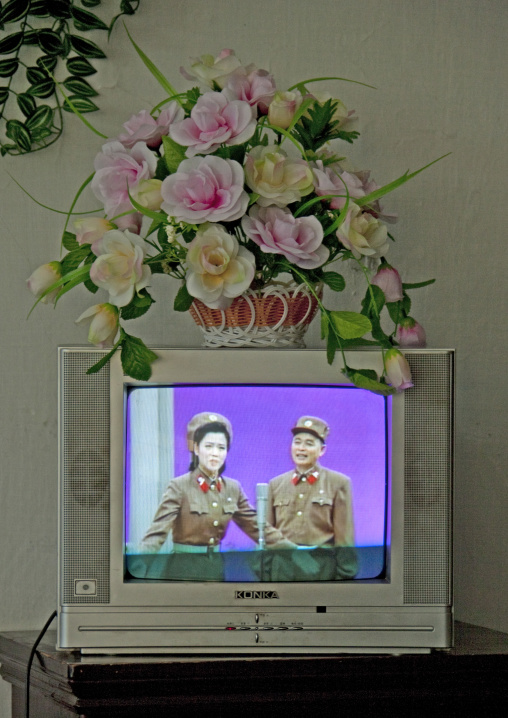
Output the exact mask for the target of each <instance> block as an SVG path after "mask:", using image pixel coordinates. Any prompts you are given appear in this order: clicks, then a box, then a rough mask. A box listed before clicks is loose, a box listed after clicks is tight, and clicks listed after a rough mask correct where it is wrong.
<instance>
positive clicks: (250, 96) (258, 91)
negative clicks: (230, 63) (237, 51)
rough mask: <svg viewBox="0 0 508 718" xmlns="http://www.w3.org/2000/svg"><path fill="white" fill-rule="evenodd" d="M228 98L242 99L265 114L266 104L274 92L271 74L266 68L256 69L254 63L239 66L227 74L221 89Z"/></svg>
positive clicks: (266, 110)
mask: <svg viewBox="0 0 508 718" xmlns="http://www.w3.org/2000/svg"><path fill="white" fill-rule="evenodd" d="M223 93H224V95H225V96H226V97H227V98H228V100H243V101H244V102H248V103H249V105H250V106H251V107H257V108H258V110H259V112H260V113H262V114H266V113H267V112H268V105H269V104H270V102H271V101H272V98H273V96H274V93H275V82H274V79H273V75H271V74H270V73H269V72H267V71H266V70H258V69H257V68H256V67H255V66H254V65H248V66H247V67H240V68H238V69H237V70H235V71H234V72H233V74H231V75H229V77H228V79H227V83H226V86H225V87H224V89H223Z"/></svg>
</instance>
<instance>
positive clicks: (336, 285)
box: [323, 272, 346, 292]
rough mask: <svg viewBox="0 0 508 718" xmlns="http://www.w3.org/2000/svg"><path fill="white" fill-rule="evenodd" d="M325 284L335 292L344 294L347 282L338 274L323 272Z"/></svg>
mask: <svg viewBox="0 0 508 718" xmlns="http://www.w3.org/2000/svg"><path fill="white" fill-rule="evenodd" d="M323 282H324V283H325V284H326V285H327V286H328V287H330V289H333V291H334V292H342V291H343V290H344V288H345V286H346V280H345V279H344V277H343V276H342V274H339V273H338V272H323Z"/></svg>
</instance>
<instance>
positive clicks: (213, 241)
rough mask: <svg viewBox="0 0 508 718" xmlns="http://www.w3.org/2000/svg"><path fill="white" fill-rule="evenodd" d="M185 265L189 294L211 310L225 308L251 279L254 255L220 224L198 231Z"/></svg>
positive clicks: (201, 228)
mask: <svg viewBox="0 0 508 718" xmlns="http://www.w3.org/2000/svg"><path fill="white" fill-rule="evenodd" d="M186 263H187V267H188V271H187V277H186V284H187V289H188V291H189V294H190V295H191V296H193V297H196V298H197V299H201V301H203V302H204V303H205V304H206V305H207V306H208V307H210V308H211V309H227V307H229V305H230V304H231V302H232V301H233V299H234V297H239V296H240V294H243V292H244V291H245V290H246V289H247V288H248V287H249V285H250V283H251V282H252V280H253V279H254V271H255V269H254V267H255V258H254V255H253V254H252V252H249V250H248V249H246V248H245V247H242V246H240V245H239V243H238V240H237V239H236V237H234V236H233V235H231V234H229V233H228V232H227V231H226V230H225V229H224V227H222V225H220V224H204V225H202V226H201V227H200V228H199V229H198V231H197V232H196V236H195V237H194V239H193V240H192V242H191V243H190V244H189V249H188V252H187V262H186Z"/></svg>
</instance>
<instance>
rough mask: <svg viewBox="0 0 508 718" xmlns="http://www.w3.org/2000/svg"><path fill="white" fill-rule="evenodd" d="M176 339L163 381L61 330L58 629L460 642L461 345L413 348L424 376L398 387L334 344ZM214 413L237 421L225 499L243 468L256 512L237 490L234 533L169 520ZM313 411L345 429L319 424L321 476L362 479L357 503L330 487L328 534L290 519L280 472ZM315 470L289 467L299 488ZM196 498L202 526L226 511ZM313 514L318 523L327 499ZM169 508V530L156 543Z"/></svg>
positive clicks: (220, 640) (227, 646) (314, 642)
mask: <svg viewBox="0 0 508 718" xmlns="http://www.w3.org/2000/svg"><path fill="white" fill-rule="evenodd" d="M157 353H158V356H159V358H158V359H157V361H156V362H155V363H154V364H153V372H152V377H151V379H150V381H148V382H139V381H134V380H132V379H130V378H129V377H125V376H124V375H123V373H122V370H121V365H120V362H119V361H118V360H117V359H115V358H114V359H113V361H112V362H111V364H110V365H107V366H106V367H105V368H104V369H102V370H101V371H100V372H99V373H97V374H93V375H87V374H86V370H87V368H88V367H90V366H91V365H92V364H93V363H95V362H97V361H98V360H99V359H100V358H101V357H102V356H104V354H105V352H104V351H103V350H99V349H94V348H76V347H74V348H73V347H61V348H60V349H59V572H58V576H59V578H58V648H61V649H66V650H69V649H72V650H81V651H82V652H83V653H105V654H108V653H119V654H121V653H170V654H183V653H189V654H196V653H199V654H214V653H222V654H224V653H227V654H276V653H342V652H367V653H368V652H376V653H379V652H387V653H389V652H396V653H401V652H429V651H430V650H432V649H446V648H448V647H450V646H451V645H452V641H453V636H452V632H453V621H452V585H451V575H452V547H451V536H452V476H453V437H454V433H453V404H454V401H453V397H454V388H453V384H454V382H453V377H454V352H453V350H430V349H413V350H407V351H405V352H404V353H405V356H406V358H407V360H408V362H409V364H410V366H411V370H412V375H413V380H414V387H413V388H411V389H408V390H406V391H404V392H400V393H396V394H394V395H391V396H388V397H384V396H381V395H378V394H374V393H372V392H369V391H366V390H363V389H359V388H356V387H354V386H352V385H351V384H350V383H349V382H348V380H347V379H346V378H345V377H344V376H343V375H342V374H341V372H340V369H339V368H338V367H337V366H336V365H332V366H330V365H329V364H328V363H327V361H326V353H325V352H324V351H321V350H289V349H281V350H278V349H270V350H258V349H230V348H228V349H161V350H158V351H157ZM347 362H348V365H349V366H352V367H356V368H376V369H378V370H380V369H381V365H382V357H381V354H380V352H378V351H370V350H358V351H353V352H349V353H348V355H347ZM206 412H210V414H211V415H214V416H215V414H217V415H218V416H219V417H222V418H224V417H226V419H227V421H228V422H230V427H231V430H232V437H231V444H230V445H229V448H228V447H226V449H227V459H226V467H225V469H223V471H222V475H223V483H222V485H223V486H225V487H226V488H225V489H224V492H225V493H224V494H223V496H222V499H223V500H224V501H226V494H227V493H228V491H229V490H230V489H231V488H232V487H233V485H234V486H237V487H238V486H240V487H241V492H242V499H241V501H243V505H244V507H245V506H247V509H246V511H247V514H248V515H249V517H250V518H249V519H248V520H249V521H250V524H249V525H248V528H247V529H246V528H245V524H242V521H238V522H235V518H236V517H237V514H236V513H235V511H236V509H237V508H238V506H237V503H238V504H239V501H240V499H238V495H237V494H235V495H234V496H233V503H234V504H235V506H234V509H231V508H230V505H229V506H225V504H224V501H223V502H222V504H221V506H222V507H223V508H222V509H221V508H219V511H221V512H228V511H229V512H230V513H229V514H228V516H227V517H224V516H218V518H219V521H217V522H216V525H217V524H219V523H220V524H221V526H222V528H223V529H224V531H223V535H222V536H221V537H220V540H219V539H218V540H217V541H216V542H215V541H214V538H213V534H207V538H206V545H204V544H205V540H203V541H201V540H200V539H199V538H198V535H197V533H196V534H194V533H193V532H197V531H198V529H197V528H193V527H194V524H192V527H191V528H189V526H187V529H186V530H187V536H186V537H185V538H184V539H182V531H181V526H180V529H178V530H177V528H176V524H175V523H168V522H167V521H166V519H165V518H164V520H163V521H162V523H160V522H159V524H157V526H158V528H159V529H160V527H161V526H166V529H165V530H164V531H162V532H160V531H159V532H158V529H157V527H156V529H155V530H153V526H152V524H153V522H154V517H155V516H156V514H157V515H158V516H159V517H160V516H163V517H165V516H170V515H171V516H173V517H174V516H175V515H180V514H181V512H183V510H184V509H183V508H182V506H183V503H182V502H183V501H184V500H187V496H188V495H190V493H192V492H194V494H195V493H196V491H197V489H196V484H195V483H191V484H178V482H176V483H172V482H173V481H175V479H176V477H182V476H183V477H188V476H190V474H188V472H189V461H190V459H191V458H192V457H193V456H194V454H195V453H196V449H197V447H198V445H197V444H193V441H192V437H193V436H194V435H193V434H192V432H191V434H190V437H191V438H190V441H189V427H188V425H189V422H190V420H191V418H192V417H194V416H196V415H200V414H202V413H206ZM306 417H307V420H309V419H308V417H310V421H311V422H312V421H314V419H315V418H317V419H319V420H320V421H321V424H320V426H321V427H323V426H326V427H327V431H329V433H328V435H327V436H326V438H325V441H324V443H323V435H321V436H319V441H318V442H317V443H318V448H319V446H321V444H323V446H324V444H326V449H324V448H323V451H325V453H323V455H322V456H321V457H318V464H317V465H318V470H319V473H318V474H317V479H318V481H321V482H322V483H321V484H319V483H318V486H323V481H324V479H323V478H320V477H324V474H323V473H322V471H329V472H336V473H338V474H339V475H340V477H342V478H341V481H343V482H345V483H344V486H346V489H341V491H342V493H341V496H342V499H343V503H342V504H341V505H340V506H339V504H338V503H334V502H335V499H334V500H333V502H331V503H330V502H329V501H328V494H327V492H326V491H325V492H324V493H323V491H322V490H321V494H319V492H318V493H317V494H316V491H315V489H314V487H312V491H314V494H315V496H316V497H317V498H315V499H313V501H314V503H313V504H312V506H313V507H314V508H313V509H312V510H313V511H314V510H315V511H317V512H318V513H319V512H320V511H322V510H324V511H327V512H328V513H327V514H326V515H327V516H328V517H330V516H331V517H332V518H333V521H334V522H335V523H337V524H338V525H339V529H337V531H336V532H335V533H333V532H332V536H331V538H330V537H329V536H327V537H326V539H324V538H323V539H322V540H323V541H325V544H324V545H320V542H319V539H318V538H314V535H313V537H312V538H310V539H308V540H304V542H303V543H302V542H300V541H299V540H298V539H295V536H294V535H292V536H289V534H288V533H287V532H286V528H287V527H286V526H284V525H283V524H280V523H279V520H278V518H277V517H276V512H277V511H278V510H279V508H280V507H279V506H278V505H277V507H276V508H274V504H276V503H277V502H276V499H275V498H274V497H275V493H274V491H272V487H273V486H275V484H273V483H272V480H273V479H274V477H277V476H283V475H285V474H286V472H291V471H292V469H293V466H294V462H293V458H294V457H292V454H291V445H292V441H293V436H295V437H296V436H297V435H298V434H299V430H298V426H300V427H301V424H298V422H299V421H300V420H303V421H304V423H305V418H306ZM219 433H220V432H219ZM304 433H305V432H304ZM318 434H319V432H318ZM222 438H223V437H222ZM200 446H201V444H199V447H200ZM223 449H224V447H223ZM319 467H320V468H319ZM211 473H212V474H213V473H217V472H213V471H212V472H211ZM219 475H221V474H220V472H219ZM205 476H206V475H205ZM228 477H229V478H228ZM206 478H207V479H208V478H209V477H206ZM194 479H196V480H199V482H202V481H203V477H202V476H199V477H196V476H194V478H193V479H192V481H194ZM231 479H233V480H234V481H231ZM189 480H190V479H189ZM299 480H300V479H298V478H297V477H296V476H294V477H291V475H290V474H289V473H288V474H287V476H286V478H285V479H284V481H286V482H292V484H293V485H292V486H291V485H290V484H289V483H287V488H286V489H285V491H286V495H287V491H292V490H293V489H294V490H295V491H298V486H297V481H299ZM304 480H306V479H304ZM185 481H187V479H185ZM310 481H311V479H310V478H309V482H310ZM236 482H239V483H236ZM177 485H179V486H180V488H179V489H178V491H180V492H181V496H180V494H179V496H180V498H179V499H178V501H180V503H178V501H176V500H175V499H174V492H175V491H176V489H175V487H176V486H177ZM186 486H187V488H185V487H186ZM189 486H190V487H191V488H188V487H189ZM300 486H301V485H300ZM182 487H184V488H182ZM200 488H201V484H200ZM208 488H209V487H205V490H208ZM213 488H215V485H214V487H213ZM219 488H220V487H219ZM309 490H310V489H309ZM168 491H169V492H170V493H171V491H173V495H172V496H173V498H172V499H171V500H168V499H167V496H168V493H167V492H168ZM344 491H345V493H344ZM189 492H190V493H189ZM194 494H193V495H194ZM298 495H299V496H303V493H301V494H298ZM199 496H201V495H200V494H199ZM344 496H346V498H344ZM203 500H204V499H203ZM231 500H232V499H231V497H230V496H227V501H231ZM291 500H292V498H291ZM168 501H169V503H168ZM175 501H176V504H175ZM337 501H338V499H337ZM344 502H345V503H344ZM188 503H189V506H190V508H189V506H187V509H186V510H187V511H188V512H189V515H192V516H193V520H194V519H195V520H196V522H197V523H196V526H197V525H198V524H199V522H200V521H201V522H203V521H204V522H205V524H206V521H207V520H208V517H207V516H206V515H204V514H206V510H203V509H202V508H200V507H199V506H197V505H194V504H192V502H191V501H190V500H189V502H188ZM198 503H199V501H198ZM282 503H284V501H282ZM170 504H171V506H170V508H168V506H169V505H170ZM344 505H346V509H344ZM175 506H176V508H175ZM224 506H225V508H224ZM203 511H204V514H203ZM344 511H345V514H344ZM179 512H180V514H179ZM339 512H342V514H344V515H341V516H342V517H341V518H340V519H339V518H338V515H339ZM348 512H349V513H348ZM181 515H183V514H181ZM277 516H279V514H277ZM344 516H345V517H344ZM348 516H349V519H350V525H348V528H347V530H346V529H344V531H342V532H341V528H340V525H342V524H343V523H344V521H347V520H348ZM230 518H231V519H232V520H229V519H230ZM291 520H292V519H291ZM299 520H300V523H301V525H302V526H303V529H304V530H305V529H306V528H309V527H310V521H311V519H310V518H309V517H308V516H306V515H303V516H302V517H300V519H299ZM313 520H317V521H318V522H319V519H313ZM295 521H296V519H295ZM221 522H222V523H221ZM302 522H303V523H302ZM306 522H309V525H307V524H306ZM341 522H342V524H341ZM199 525H201V524H199ZM207 525H208V524H207ZM210 525H212V526H213V525H214V524H213V521H212V522H211V524H210ZM150 527H152V536H153V535H154V531H155V535H156V536H157V540H156V542H155V543H152V544H151V545H150V547H149V548H147V542H146V536H147V535H148V534H150ZM168 527H169V528H168ZM321 528H322V529H323V527H321ZM242 529H243V530H242ZM199 530H201V529H199ZM209 530H210V531H213V528H212V529H209ZM323 530H325V529H323ZM177 531H179V533H178V535H177ZM337 532H338V533H337ZM184 533H185V532H184ZM338 534H340V537H339V538H337V539H335V538H334V536H337V535H338ZM208 537H210V538H208ZM210 541H211V543H212V544H213V545H212V546H210V545H209V542H210ZM191 544H192V545H191ZM189 545H191V547H190V548H189ZM330 566H331V567H332V568H331V570H330Z"/></svg>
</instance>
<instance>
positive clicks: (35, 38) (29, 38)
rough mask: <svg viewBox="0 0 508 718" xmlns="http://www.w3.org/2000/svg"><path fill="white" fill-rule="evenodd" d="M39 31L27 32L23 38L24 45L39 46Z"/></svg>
mask: <svg viewBox="0 0 508 718" xmlns="http://www.w3.org/2000/svg"><path fill="white" fill-rule="evenodd" d="M39 32H40V31H39V30H27V31H26V32H25V34H24V36H23V45H38V44H39Z"/></svg>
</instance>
